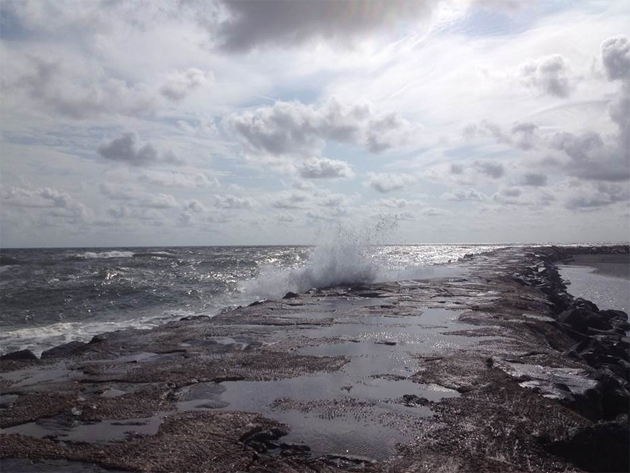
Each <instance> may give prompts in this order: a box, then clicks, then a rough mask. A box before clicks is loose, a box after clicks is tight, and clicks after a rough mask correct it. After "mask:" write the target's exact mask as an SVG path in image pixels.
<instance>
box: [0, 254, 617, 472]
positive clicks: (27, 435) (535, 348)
mask: <svg viewBox="0 0 630 473" xmlns="http://www.w3.org/2000/svg"><path fill="white" fill-rule="evenodd" d="M554 251H555V250H549V249H547V250H545V249H534V250H527V249H505V250H499V251H496V252H494V253H491V254H486V255H481V256H478V257H475V258H468V259H466V261H465V262H463V263H461V264H460V265H459V266H458V267H457V268H456V270H453V271H452V274H454V275H453V276H452V277H450V278H449V277H446V278H444V277H441V278H434V279H426V280H422V281H404V282H399V283H384V284H373V285H357V286H344V287H336V288H329V289H323V290H318V291H310V292H309V293H307V294H301V295H297V294H290V295H289V296H288V297H287V298H285V299H283V300H280V301H262V302H259V303H256V304H253V305H251V306H249V307H244V308H238V309H236V310H233V311H231V312H226V313H222V314H220V315H218V316H216V317H214V318H209V317H194V318H186V319H182V320H180V321H178V322H172V323H169V324H166V325H164V326H161V327H157V328H155V329H152V330H127V331H120V332H114V333H108V334H103V335H102V336H98V337H95V338H94V340H92V342H90V343H83V344H82V343H73V344H69V345H65V346H62V347H59V348H57V349H53V350H49V351H48V352H47V354H46V356H45V357H42V359H39V360H37V359H32V357H28V356H27V357H21V356H18V357H13V359H11V358H12V357H9V359H6V360H3V361H2V364H1V365H0V371H1V373H0V386H1V387H2V397H1V398H0V408H1V409H2V416H1V425H2V427H3V433H2V437H1V440H0V455H1V456H2V458H4V459H5V460H3V466H5V465H9V466H10V467H11V468H13V469H14V470H15V471H20V472H21V471H24V472H26V471H33V472H37V471H54V468H55V467H58V466H59V465H63V467H64V468H65V469H67V471H86V472H92V471H94V472H99V471H101V470H102V469H103V468H107V469H109V470H108V471H110V470H111V469H113V470H114V471H116V470H118V471H147V472H149V471H155V472H157V471H191V472H192V471H195V472H196V471H199V472H202V471H204V472H205V471H277V472H285V471H287V472H288V471H292V472H302V471H357V470H360V471H375V472H376V471H391V472H397V471H418V472H424V471H426V472H434V471H449V472H450V471H493V472H496V471H502V472H503V471H505V472H511V471H514V472H517V471H518V472H520V471H584V470H582V469H581V466H585V465H584V464H583V463H581V460H580V458H581V457H579V456H575V455H572V453H571V445H572V444H571V439H573V438H577V439H580V438H582V437H583V436H582V437H580V435H578V434H576V432H578V431H580V430H579V429H591V431H593V432H597V431H598V430H596V429H595V430H593V426H595V425H598V424H597V421H598V420H599V418H601V416H602V412H603V410H602V406H601V403H602V402H603V401H602V399H603V398H602V395H601V393H600V392H599V391H598V389H599V386H600V381H597V380H596V376H595V374H594V373H595V370H594V368H593V367H592V366H590V365H589V364H588V363H587V362H586V361H585V360H584V359H582V358H580V357H579V356H578V357H575V356H573V357H571V356H568V355H567V353H570V352H571V348H572V347H574V346H575V344H576V340H575V339H574V338H572V336H571V334H570V333H569V332H567V330H566V329H565V328H564V327H563V326H562V324H560V323H558V321H557V319H556V315H557V313H558V310H557V309H558V307H559V306H560V305H562V303H563V301H562V298H561V297H560V296H561V295H560V296H558V297H559V298H554V297H553V294H554V293H553V291H552V290H551V289H549V288H554V287H556V286H554V284H556V285H557V283H556V282H555V279H554V274H555V273H554V271H553V268H552V267H551V266H550V265H549V263H548V260H549V258H550V256H549V255H550V254H551V255H555V253H554ZM549 294H552V295H551V296H550V295H549ZM611 376H613V375H611ZM610 379H612V381H610V383H612V384H611V386H612V385H614V382H618V383H621V384H619V386H617V385H614V386H616V387H615V389H622V390H623V389H625V387H624V386H625V385H623V382H622V381H615V380H616V379H617V378H614V379H613V378H610ZM620 392H621V391H620ZM622 394H623V393H622ZM598 396H599V397H598ZM597 403H599V405H598V404H597ZM598 416H599V417H598ZM626 419H627V418H626ZM626 422H627V420H626ZM576 429H577V430H576ZM591 431H589V432H591ZM607 432H616V431H615V430H614V429H608V430H607ZM562 442H564V443H562ZM567 452H569V453H567ZM620 455H623V452H620ZM576 458H577V460H576Z"/></svg>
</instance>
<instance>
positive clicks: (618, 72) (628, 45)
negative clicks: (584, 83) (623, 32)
mask: <svg viewBox="0 0 630 473" xmlns="http://www.w3.org/2000/svg"><path fill="white" fill-rule="evenodd" d="M602 62H603V63H604V69H605V71H606V76H607V77H608V79H610V80H618V79H621V80H623V79H629V78H630V40H629V39H628V38H627V37H626V36H616V37H613V38H609V39H607V40H606V41H604V43H603V44H602Z"/></svg>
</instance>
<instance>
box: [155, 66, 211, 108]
mask: <svg viewBox="0 0 630 473" xmlns="http://www.w3.org/2000/svg"><path fill="white" fill-rule="evenodd" d="M213 81H214V76H213V75H212V74H211V73H207V72H203V71H202V70H200V69H196V68H194V67H192V68H190V69H187V70H185V71H183V72H179V71H176V72H173V73H171V74H170V75H169V76H168V77H167V80H166V82H165V83H164V84H163V85H162V87H160V94H162V95H163V96H164V97H166V98H167V99H169V100H172V101H173V102H180V101H182V100H184V99H185V98H186V97H187V96H188V95H189V94H190V93H191V92H193V91H194V90H195V89H200V88H205V87H209V86H210V84H211V83H212V82H213Z"/></svg>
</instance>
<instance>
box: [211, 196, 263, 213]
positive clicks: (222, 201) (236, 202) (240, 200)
mask: <svg viewBox="0 0 630 473" xmlns="http://www.w3.org/2000/svg"><path fill="white" fill-rule="evenodd" d="M214 198H215V199H216V202H215V203H214V206H215V207H216V208H218V209H231V210H242V209H251V208H253V207H255V206H256V201H254V200H253V199H250V198H249V197H237V196H235V195H230V194H226V195H215V196H214Z"/></svg>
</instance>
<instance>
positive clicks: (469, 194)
mask: <svg viewBox="0 0 630 473" xmlns="http://www.w3.org/2000/svg"><path fill="white" fill-rule="evenodd" d="M440 199H442V200H451V201H453V202H467V201H472V202H475V201H476V202H482V201H484V200H486V196H485V195H483V194H482V193H480V192H477V191H476V190H475V189H458V190H456V191H453V192H445V193H444V194H442V195H441V196H440Z"/></svg>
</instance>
